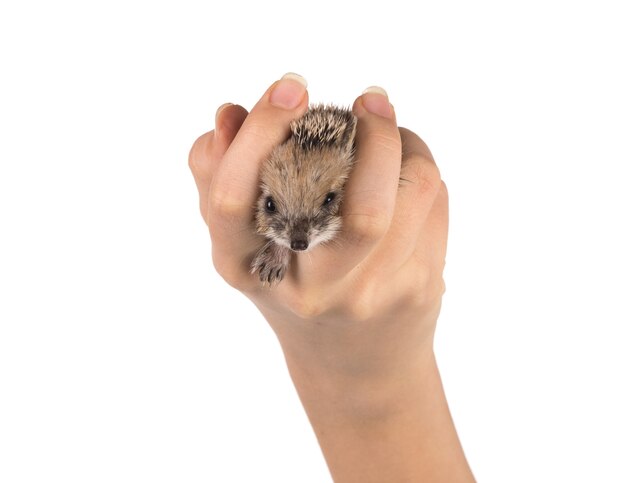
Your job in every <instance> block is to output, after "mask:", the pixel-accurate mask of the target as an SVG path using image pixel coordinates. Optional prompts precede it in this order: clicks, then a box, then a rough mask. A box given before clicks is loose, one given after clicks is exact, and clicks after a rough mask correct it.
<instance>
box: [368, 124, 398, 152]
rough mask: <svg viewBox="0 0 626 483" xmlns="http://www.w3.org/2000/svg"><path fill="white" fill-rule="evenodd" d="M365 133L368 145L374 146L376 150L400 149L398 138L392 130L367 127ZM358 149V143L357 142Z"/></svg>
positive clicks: (393, 150) (395, 150) (389, 150)
mask: <svg viewBox="0 0 626 483" xmlns="http://www.w3.org/2000/svg"><path fill="white" fill-rule="evenodd" d="M367 131H368V132H366V133H364V134H365V139H367V141H366V142H367V145H368V146H375V147H376V149H377V150H384V151H388V152H391V153H399V152H400V151H401V149H402V145H401V142H400V139H399V137H398V136H397V135H394V133H392V132H388V131H386V130H380V129H368V130H367ZM357 149H358V143H357Z"/></svg>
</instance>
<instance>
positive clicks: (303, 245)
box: [291, 239, 309, 251]
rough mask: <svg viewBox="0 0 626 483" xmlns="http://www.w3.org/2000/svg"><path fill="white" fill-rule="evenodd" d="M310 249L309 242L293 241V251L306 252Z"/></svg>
mask: <svg viewBox="0 0 626 483" xmlns="http://www.w3.org/2000/svg"><path fill="white" fill-rule="evenodd" d="M308 247H309V242H307V241H306V240H302V239H295V240H291V249H292V250H298V251H301V250H306V249H307V248H308Z"/></svg>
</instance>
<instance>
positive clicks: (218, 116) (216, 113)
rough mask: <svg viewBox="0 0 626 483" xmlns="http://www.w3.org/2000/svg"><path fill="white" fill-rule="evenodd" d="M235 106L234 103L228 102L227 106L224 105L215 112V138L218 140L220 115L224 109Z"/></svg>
mask: <svg viewBox="0 0 626 483" xmlns="http://www.w3.org/2000/svg"><path fill="white" fill-rule="evenodd" d="M233 105H234V104H233V103H232V102H227V103H226V104H222V105H221V106H220V107H218V108H217V111H216V112H215V137H216V138H217V136H218V135H219V125H220V122H219V119H220V114H221V113H222V111H223V110H224V109H226V108H227V107H229V106H233Z"/></svg>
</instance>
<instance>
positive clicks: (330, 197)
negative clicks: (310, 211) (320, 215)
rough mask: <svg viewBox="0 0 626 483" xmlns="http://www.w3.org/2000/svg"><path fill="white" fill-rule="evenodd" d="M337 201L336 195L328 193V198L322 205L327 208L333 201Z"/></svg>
mask: <svg viewBox="0 0 626 483" xmlns="http://www.w3.org/2000/svg"><path fill="white" fill-rule="evenodd" d="M334 199H335V193H332V192H330V193H328V194H327V195H326V198H325V199H324V203H323V204H322V206H326V205H329V204H331V203H332V201H333V200H334Z"/></svg>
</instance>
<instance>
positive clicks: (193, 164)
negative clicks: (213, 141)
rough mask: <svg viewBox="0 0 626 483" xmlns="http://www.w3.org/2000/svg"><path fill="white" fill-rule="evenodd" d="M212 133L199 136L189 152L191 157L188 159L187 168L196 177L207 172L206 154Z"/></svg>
mask: <svg viewBox="0 0 626 483" xmlns="http://www.w3.org/2000/svg"><path fill="white" fill-rule="evenodd" d="M209 135H211V133H210V132H209V133H205V134H203V135H202V136H199V137H198V138H197V139H196V140H195V141H194V142H193V144H192V145H191V149H190V150H189V156H188V157H187V166H189V169H190V170H191V172H192V173H193V174H194V175H198V174H200V173H202V172H203V171H206V164H207V163H206V160H205V159H204V152H205V150H206V145H207V142H208V136H209Z"/></svg>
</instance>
